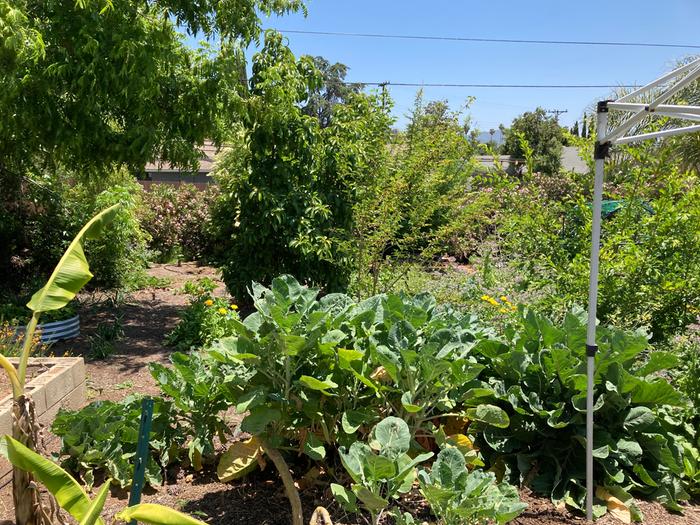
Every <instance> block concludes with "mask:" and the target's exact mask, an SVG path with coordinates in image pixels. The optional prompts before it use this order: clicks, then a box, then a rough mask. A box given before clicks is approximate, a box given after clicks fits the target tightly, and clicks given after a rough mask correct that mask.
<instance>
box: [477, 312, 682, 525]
mask: <svg viewBox="0 0 700 525" xmlns="http://www.w3.org/2000/svg"><path fill="white" fill-rule="evenodd" d="M585 324H586V316H585V314H584V313H583V312H578V313H576V312H575V313H569V314H568V315H567V316H566V319H565V321H564V323H563V326H562V327H558V326H555V325H553V324H552V323H551V322H550V321H549V320H548V319H546V318H544V317H542V316H538V315H536V314H535V313H533V312H532V311H528V310H523V312H522V315H521V316H520V318H519V320H518V322H516V323H515V324H513V325H511V326H509V327H508V328H507V329H506V331H505V334H504V337H502V338H500V339H499V338H496V339H484V340H482V341H480V342H479V343H478V344H477V345H476V346H475V348H474V352H476V353H477V354H480V355H481V356H482V357H483V362H484V363H489V364H488V366H487V367H486V369H485V370H484V373H483V374H482V376H481V378H482V380H483V381H484V385H485V386H486V388H485V389H484V390H483V391H480V393H479V396H483V398H484V400H489V401H490V402H494V403H496V404H498V405H499V406H500V407H502V408H504V409H505V410H506V411H507V412H508V415H509V417H510V425H509V427H508V428H507V429H500V428H495V427H489V428H485V429H484V430H483V437H482V440H481V443H482V445H483V446H482V448H481V451H482V453H483V454H484V456H485V457H486V458H487V460H488V461H489V462H490V463H491V464H492V466H493V469H494V470H496V471H497V472H500V473H502V474H503V475H504V476H505V478H506V479H510V480H512V481H517V482H521V483H522V484H524V485H526V486H529V487H530V488H531V489H532V490H534V491H535V492H538V493H543V494H549V495H550V496H551V498H552V500H553V501H555V502H563V503H566V504H568V505H570V506H572V507H575V508H578V509H581V508H582V506H583V501H584V498H585V489H584V485H585V483H584V479H585V471H584V469H583V468H582V466H583V465H584V464H585V438H584V436H585V425H586V419H585V415H586V414H585V410H586V404H585V401H586V359H585V339H586V326H585ZM598 344H599V352H598V354H597V355H596V372H595V392H594V398H595V405H594V410H595V418H594V420H595V441H594V444H593V456H594V462H595V463H594V468H595V470H594V475H595V479H596V480H597V483H598V484H599V490H598V496H599V498H600V499H603V500H604V501H600V499H599V501H598V502H597V503H598V504H596V508H595V512H596V513H597V514H598V515H599V514H601V513H605V510H606V504H607V505H612V506H614V504H615V502H614V501H612V499H613V498H616V499H617V500H619V501H621V502H622V503H623V504H624V505H625V506H626V507H627V510H626V512H627V513H628V517H630V516H631V518H634V519H639V517H640V513H639V511H638V509H637V508H636V506H635V505H634V503H633V500H632V498H631V496H630V493H637V494H642V495H645V496H647V497H649V498H651V499H656V500H658V501H660V502H661V503H663V504H664V505H665V506H666V507H667V508H669V509H673V510H680V507H679V505H678V501H681V500H685V499H687V498H688V495H687V494H686V493H685V491H684V490H683V489H682V488H681V484H680V479H679V478H680V476H681V474H682V471H683V467H682V459H681V451H679V450H678V447H676V446H675V444H674V442H673V439H672V438H671V437H670V436H669V434H668V433H667V432H666V431H665V430H664V428H663V425H662V424H661V420H660V419H659V417H658V416H657V413H656V412H655V411H654V409H656V408H659V407H661V406H663V405H681V404H682V399H681V396H680V394H679V393H678V392H677V391H676V390H675V389H674V388H673V387H672V386H671V385H670V384H669V383H668V382H667V381H665V380H664V379H662V378H660V377H658V376H657V373H658V372H660V371H662V370H664V369H666V368H672V367H673V366H675V365H676V363H677V359H676V358H675V356H673V355H672V354H669V353H666V352H652V353H651V354H649V357H648V359H643V358H642V355H643V352H644V351H645V350H646V349H647V347H648V340H647V336H646V335H645V334H643V333H640V332H635V333H626V332H622V331H619V330H615V329H613V328H606V327H599V328H598ZM474 430H477V429H476V428H474Z"/></svg>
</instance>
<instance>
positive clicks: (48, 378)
mask: <svg viewBox="0 0 700 525" xmlns="http://www.w3.org/2000/svg"><path fill="white" fill-rule="evenodd" d="M10 361H11V362H12V364H14V365H15V366H17V361H18V360H17V359H10ZM29 367H41V368H45V370H42V371H41V372H40V373H39V374H38V375H36V376H34V377H33V378H32V379H31V381H29V383H27V387H26V392H27V393H28V394H29V395H31V397H32V399H33V400H34V408H35V411H36V416H37V419H38V420H39V423H41V424H42V425H45V426H49V425H50V424H51V423H52V422H53V419H54V417H56V414H57V413H58V410H59V409H60V408H67V409H72V410H77V409H79V408H81V407H82V406H83V405H84V404H85V362H84V361H83V358H82V357H34V358H31V359H30V360H29ZM5 434H12V395H11V394H10V395H8V396H6V397H5V398H4V399H2V400H0V435H5ZM10 481H12V467H11V465H10V463H9V462H8V461H7V460H5V458H2V457H0V487H2V486H4V485H6V484H7V483H9V482H10Z"/></svg>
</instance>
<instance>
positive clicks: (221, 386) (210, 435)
mask: <svg viewBox="0 0 700 525" xmlns="http://www.w3.org/2000/svg"><path fill="white" fill-rule="evenodd" d="M170 362H171V364H172V366H170V367H166V366H163V365H161V364H158V363H151V364H150V365H149V366H150V369H151V375H152V376H153V378H154V379H155V381H156V383H157V384H158V386H159V388H160V389H161V392H162V393H163V395H165V396H167V397H168V398H169V399H171V400H172V404H173V407H174V409H175V410H176V413H177V417H178V422H179V426H180V431H181V433H182V436H183V437H185V438H186V443H185V445H186V448H187V454H188V457H189V460H190V463H191V464H192V466H193V467H194V468H195V470H200V469H201V468H202V463H203V461H211V459H212V457H213V455H214V441H213V440H214V437H215V436H216V437H218V438H219V441H220V442H221V443H226V440H227V438H226V436H227V434H229V433H230V431H229V427H228V425H227V424H226V422H225V421H224V417H223V412H225V411H226V409H227V408H228V407H229V406H230V399H231V398H232V397H233V396H234V394H235V393H236V391H237V389H240V387H239V386H238V385H240V384H241V383H243V382H245V381H246V380H247V379H248V378H249V374H248V373H247V372H246V371H245V370H244V369H243V367H241V366H240V365H237V364H234V365H225V364H222V363H220V362H219V361H217V360H215V359H213V358H212V357H211V356H210V355H209V354H207V353H205V352H191V353H189V354H183V353H180V352H176V353H174V354H173V355H171V356H170Z"/></svg>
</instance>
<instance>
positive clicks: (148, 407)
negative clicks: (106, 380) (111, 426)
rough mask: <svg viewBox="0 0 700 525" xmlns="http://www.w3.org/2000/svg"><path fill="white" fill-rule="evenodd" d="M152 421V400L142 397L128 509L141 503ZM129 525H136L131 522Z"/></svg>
mask: <svg viewBox="0 0 700 525" xmlns="http://www.w3.org/2000/svg"><path fill="white" fill-rule="evenodd" d="M152 419H153V399H151V398H150V397H144V398H143V400H142V401H141V424H140V425H139V441H138V444H137V445H136V463H135V464H134V479H133V481H132V483H131V493H130V494H129V507H133V506H134V505H138V504H139V503H141V491H142V490H143V482H144V479H145V477H146V464H147V463H148V451H149V446H148V442H149V438H150V435H151V422H152ZM130 525H136V520H133V521H132V522H131V524H130Z"/></svg>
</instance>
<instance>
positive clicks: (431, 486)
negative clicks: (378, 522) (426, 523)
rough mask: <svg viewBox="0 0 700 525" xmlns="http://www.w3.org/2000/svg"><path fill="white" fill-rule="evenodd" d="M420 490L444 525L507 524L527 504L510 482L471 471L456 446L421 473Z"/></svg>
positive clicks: (448, 448) (444, 452)
mask: <svg viewBox="0 0 700 525" xmlns="http://www.w3.org/2000/svg"><path fill="white" fill-rule="evenodd" d="M418 479H419V481H420V490H421V493H422V494H423V496H425V499H426V500H428V503H430V510H431V512H432V513H433V514H434V515H435V516H437V517H438V523H439V524H440V525H481V524H483V525H485V524H488V523H499V524H503V523H507V522H508V521H510V520H512V519H514V518H516V517H517V516H518V515H519V514H520V513H521V512H522V511H523V510H524V509H525V508H526V507H527V504H525V503H522V502H521V501H520V497H519V496H518V491H517V489H516V488H515V487H513V486H512V485H509V484H508V483H505V482H503V483H498V482H497V481H496V476H495V474H494V473H493V472H484V471H483V470H480V469H474V470H471V471H470V470H468V469H467V462H466V460H465V458H464V455H463V454H462V453H461V452H460V451H459V450H458V449H457V448H455V447H447V448H444V449H443V450H441V451H440V453H439V454H438V456H437V460H436V461H435V463H433V465H432V467H431V468H430V471H427V470H420V471H418Z"/></svg>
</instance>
